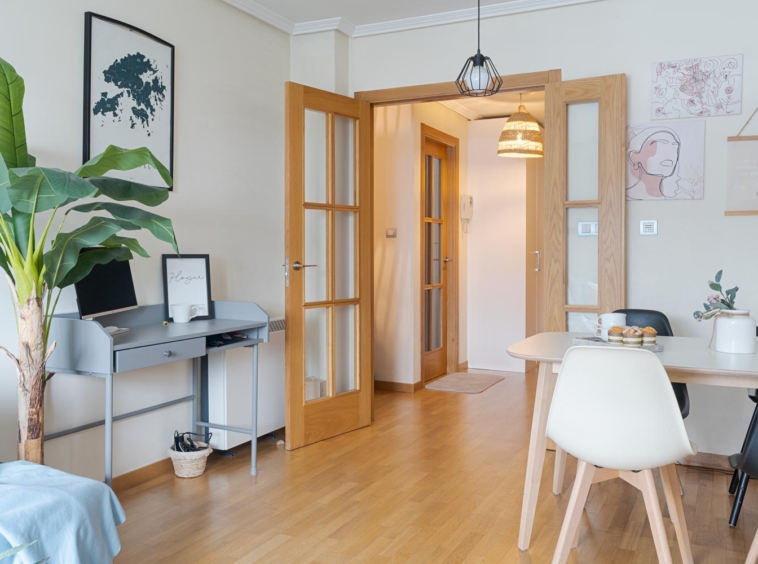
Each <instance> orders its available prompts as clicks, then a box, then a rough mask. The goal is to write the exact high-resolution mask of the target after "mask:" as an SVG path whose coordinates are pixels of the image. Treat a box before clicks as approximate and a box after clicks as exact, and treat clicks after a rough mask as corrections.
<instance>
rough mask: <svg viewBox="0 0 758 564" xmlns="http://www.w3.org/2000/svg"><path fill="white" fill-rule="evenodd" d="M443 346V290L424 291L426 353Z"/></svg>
mask: <svg viewBox="0 0 758 564" xmlns="http://www.w3.org/2000/svg"><path fill="white" fill-rule="evenodd" d="M441 346H442V288H432V289H431V290H425V291H424V352H431V351H434V350H437V349H439V348H440V347H441Z"/></svg>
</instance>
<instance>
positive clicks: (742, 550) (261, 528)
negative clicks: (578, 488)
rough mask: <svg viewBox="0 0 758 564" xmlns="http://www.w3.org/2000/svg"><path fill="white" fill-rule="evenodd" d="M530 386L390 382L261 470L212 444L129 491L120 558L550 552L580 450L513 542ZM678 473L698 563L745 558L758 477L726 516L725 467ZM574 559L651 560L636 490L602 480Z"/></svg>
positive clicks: (529, 557) (528, 560) (448, 558)
mask: <svg viewBox="0 0 758 564" xmlns="http://www.w3.org/2000/svg"><path fill="white" fill-rule="evenodd" d="M533 396H534V378H529V377H527V378H525V377H524V376H523V375H517V374H506V379H505V381H503V382H501V383H499V384H497V385H495V386H493V387H491V388H490V389H488V390H487V391H485V392H484V393H482V394H474V395H468V394H456V393H449V392H435V391H431V390H422V391H420V392H418V393H416V394H414V395H411V394H399V393H390V392H380V393H377V394H376V411H375V422H374V425H373V426H371V427H370V428H366V429H362V430H359V431H356V432H353V433H349V434H347V435H342V436H340V437H337V438H335V439H332V440H329V441H324V442H322V443H319V444H316V445H312V446H310V447H305V448H303V449H300V450H298V451H294V452H287V451H285V450H284V448H283V447H277V446H276V444H275V441H274V440H271V439H268V440H261V441H260V442H259V445H260V458H259V464H260V474H259V476H258V477H257V478H253V477H251V476H250V475H249V457H248V455H249V450H246V449H242V450H241V451H240V453H239V455H238V456H237V457H236V458H221V457H217V456H216V455H213V456H212V457H211V460H210V462H209V470H208V471H207V472H206V474H205V475H204V476H202V477H201V478H196V479H192V480H182V479H179V478H174V477H173V476H163V477H159V478H156V479H154V480H152V481H151V482H147V483H145V484H143V485H141V486H138V487H136V488H133V489H131V490H127V491H125V492H122V493H120V494H119V498H120V500H121V502H122V503H123V505H124V509H125V510H126V515H127V520H126V523H125V524H124V525H122V526H121V527H119V532H120V535H121V542H122V546H123V548H122V552H121V554H120V555H119V556H118V557H117V558H116V562H117V564H128V563H139V564H144V563H148V562H176V563H179V562H181V563H188V562H191V563H200V562H206V563H218V564H226V563H232V562H238V563H243V562H268V563H277V564H285V563H290V562H291V563H297V564H306V563H321V564H338V563H346V562H351V563H358V562H376V563H390V562H398V563H399V562H408V563H435V564H438V563H449V562H465V563H485V562H486V563H492V564H494V563H515V564H541V563H548V562H550V559H551V557H552V553H553V550H554V548H555V544H556V541H557V538H558V532H559V528H560V525H561V521H562V518H563V514H564V511H565V508H566V504H567V502H568V495H567V494H568V491H569V490H570V488H571V482H572V480H573V475H574V469H575V461H573V460H571V459H570V462H569V466H568V469H567V472H566V484H565V486H564V494H563V495H562V496H554V495H553V494H552V493H551V491H550V490H551V488H550V484H551V479H552V460H553V455H552V453H548V456H547V464H546V467H545V473H544V475H543V480H542V488H541V499H540V503H539V505H538V508H537V517H536V520H535V527H534V534H533V537H532V546H531V548H530V550H529V551H528V552H526V553H521V552H519V551H518V549H517V547H516V539H517V536H518V526H519V516H520V512H521V498H522V493H523V486H524V483H523V482H524V469H525V466H526V455H527V442H528V441H527V439H528V433H529V425H530V417H531V405H532V398H533ZM679 472H680V475H681V476H682V478H683V482H684V489H685V496H684V502H685V510H686V516H687V522H688V526H689V529H690V535H691V539H692V548H693V553H694V558H695V562H696V563H698V564H706V563H713V564H716V563H718V564H737V563H740V564H742V563H743V562H744V560H745V556H746V552H747V549H748V548H749V544H750V541H752V537H753V535H754V534H755V531H756V527H758V487H756V486H755V485H752V484H751V486H752V487H751V488H750V489H749V492H748V496H747V499H746V501H745V506H744V508H743V512H742V517H741V518H740V522H739V526H738V527H737V528H736V529H730V528H729V527H728V525H727V518H728V515H729V510H730V507H731V501H732V498H731V497H730V496H729V495H728V494H727V486H728V476H726V475H725V474H720V473H714V472H711V471H698V470H692V469H685V468H680V469H679ZM660 497H661V499H663V495H662V493H661V495H660ZM666 527H667V530H668V532H669V541H670V544H671V546H672V552H673V553H674V561H675V562H680V559H679V555H678V552H677V551H676V541H675V539H674V531H673V526H672V525H671V522H670V521H669V520H668V519H666ZM569 561H570V562H574V563H580V562H581V563H602V564H606V563H618V564H632V563H634V564H637V563H648V562H656V561H657V560H656V557H655V550H654V547H653V541H652V537H651V535H650V529H649V526H648V523H647V519H646V516H645V508H644V505H643V501H642V496H641V494H639V493H638V492H637V491H636V490H635V489H634V488H632V487H631V486H629V485H627V484H625V483H623V482H621V481H619V480H615V481H613V482H609V483H604V484H598V485H596V486H594V487H593V489H592V491H591V493H590V499H589V502H588V506H587V511H586V512H585V514H584V517H583V522H582V531H581V539H580V547H579V549H578V550H577V551H572V555H571V557H570V559H569Z"/></svg>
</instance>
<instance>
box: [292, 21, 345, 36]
mask: <svg viewBox="0 0 758 564" xmlns="http://www.w3.org/2000/svg"><path fill="white" fill-rule="evenodd" d="M293 25H294V26H295V29H294V31H293V32H292V35H305V34H306V33H318V32H319V31H341V32H342V33H344V34H345V35H347V36H348V37H352V36H353V34H355V24H353V23H351V22H349V21H347V20H346V19H345V18H330V19H328V20H317V21H313V22H303V23H298V24H293Z"/></svg>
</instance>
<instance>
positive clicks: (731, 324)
mask: <svg viewBox="0 0 758 564" xmlns="http://www.w3.org/2000/svg"><path fill="white" fill-rule="evenodd" d="M713 332H714V338H713V341H714V348H715V349H716V350H717V351H718V352H724V353H732V354H755V349H756V336H755V319H753V318H752V317H750V311H749V310H746V309H735V310H725V311H724V312H723V313H721V314H720V315H718V316H716V319H715V326H714V328H713Z"/></svg>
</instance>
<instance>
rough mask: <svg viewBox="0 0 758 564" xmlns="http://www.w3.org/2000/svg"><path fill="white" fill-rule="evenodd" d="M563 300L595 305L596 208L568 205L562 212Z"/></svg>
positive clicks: (596, 259) (570, 302)
mask: <svg viewBox="0 0 758 564" xmlns="http://www.w3.org/2000/svg"><path fill="white" fill-rule="evenodd" d="M566 225H567V226H568V232H567V233H566V245H567V247H568V252H567V257H566V260H567V268H566V270H567V276H568V284H567V287H566V288H567V289H566V294H567V295H566V303H567V304H569V305H589V306H594V305H597V295H598V238H599V237H600V236H601V234H600V233H598V231H597V228H598V212H597V208H569V209H568V211H567V214H566Z"/></svg>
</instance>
